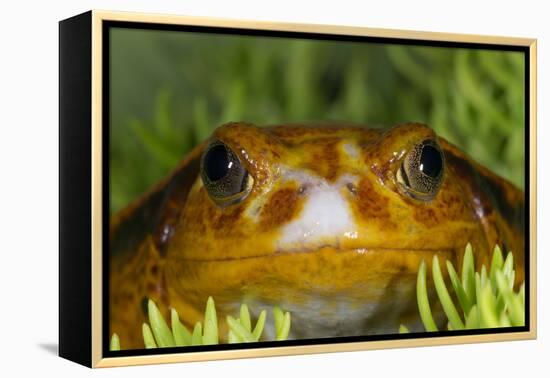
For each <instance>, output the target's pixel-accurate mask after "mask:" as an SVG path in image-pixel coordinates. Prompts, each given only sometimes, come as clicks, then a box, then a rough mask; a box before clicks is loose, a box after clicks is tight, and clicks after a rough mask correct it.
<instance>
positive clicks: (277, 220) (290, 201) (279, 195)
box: [260, 187, 302, 230]
mask: <svg viewBox="0 0 550 378" xmlns="http://www.w3.org/2000/svg"><path fill="white" fill-rule="evenodd" d="M299 196H300V194H299V190H298V189H297V188H295V187H286V188H282V189H279V190H278V191H276V192H275V193H273V194H272V195H271V197H270V198H269V200H268V202H267V203H266V205H265V206H264V207H263V209H262V212H261V214H260V217H261V221H260V227H261V228H262V229H264V230H269V229H275V228H276V227H278V226H281V225H283V224H285V223H287V222H289V221H290V220H292V219H293V218H294V217H295V214H296V213H297V212H298V211H300V210H301V207H302V201H301V200H300V197H299Z"/></svg>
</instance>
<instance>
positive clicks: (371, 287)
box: [109, 122, 524, 348]
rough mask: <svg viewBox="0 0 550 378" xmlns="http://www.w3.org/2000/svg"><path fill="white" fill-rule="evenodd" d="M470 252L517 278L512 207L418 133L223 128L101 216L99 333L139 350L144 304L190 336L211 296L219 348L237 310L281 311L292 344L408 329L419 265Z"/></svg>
mask: <svg viewBox="0 0 550 378" xmlns="http://www.w3.org/2000/svg"><path fill="white" fill-rule="evenodd" d="M467 243H470V244H471V245H472V247H473V250H474V255H475V258H476V266H481V264H485V265H488V264H489V259H490V257H491V255H492V250H493V247H494V245H495V244H499V245H500V246H501V247H502V248H503V249H504V250H506V251H507V250H511V251H513V252H514V257H515V260H516V264H517V267H516V270H517V272H516V273H517V277H516V281H517V282H519V281H521V280H523V279H524V277H523V276H524V267H523V261H524V193H523V191H521V190H519V189H517V188H516V187H515V186H514V185H513V184H511V183H510V182H509V181H507V180H505V179H503V178H501V177H499V176H497V175H496V174H494V173H492V172H491V171H490V170H489V169H487V168H485V167H483V166H482V165H480V164H478V163H476V162H475V161H473V160H472V159H471V158H469V157H468V156H467V155H466V154H464V153H463V152H461V151H460V150H459V149H458V148H457V147H455V146H454V145H452V144H451V143H449V142H448V141H446V140H445V139H443V138H442V137H439V136H437V135H436V134H435V132H434V130H433V129H431V128H429V127H427V126H426V125H423V124H418V123H407V124H401V125H397V126H394V127H392V128H387V129H380V128H367V127H360V126H357V125H347V124H332V125H301V124H290V125H278V126H271V127H257V126H255V125H252V124H249V123H244V122H233V123H228V124H225V125H223V126H220V127H218V128H217V129H216V130H215V131H214V133H213V135H212V136H211V137H210V138H209V139H208V140H206V141H205V142H203V143H201V144H200V145H199V146H197V147H196V148H195V149H194V150H192V152H190V153H189V154H188V156H187V157H185V158H184V159H183V160H182V162H181V163H180V164H179V165H178V166H177V167H176V168H175V169H174V170H173V172H172V173H170V174H169V175H168V176H167V177H166V178H164V179H163V180H161V181H160V182H159V183H158V184H157V185H155V186H154V187H152V188H151V189H150V190H149V191H147V192H146V193H145V194H143V195H142V196H141V197H140V198H138V199H137V200H135V201H133V202H132V203H131V204H130V205H128V206H127V207H126V208H124V209H123V210H121V211H119V212H118V213H116V214H114V216H112V218H111V225H110V237H109V244H110V245H109V252H110V256H109V258H110V260H109V267H110V272H109V304H110V305H109V308H110V317H109V322H110V332H111V333H115V332H116V333H117V334H118V335H119V336H120V339H121V340H122V344H123V347H124V348H143V341H142V338H141V332H140V330H141V325H142V323H143V322H145V321H146V320H147V318H146V312H144V310H143V307H144V306H143V304H144V303H146V301H147V299H148V298H152V299H154V300H155V301H156V303H157V304H158V305H159V308H160V309H161V311H162V312H163V313H164V315H165V316H166V318H168V311H169V308H170V307H173V308H175V309H176V310H177V311H178V313H179V314H180V318H181V319H182V321H184V322H185V323H186V324H187V325H188V326H189V325H192V324H194V323H195V322H196V321H199V320H202V317H203V309H204V305H205V303H206V299H207V298H208V296H212V297H213V298H214V300H215V302H216V308H217V311H218V319H219V320H220V327H221V328H220V335H221V336H223V335H224V334H225V335H227V333H226V332H225V333H224V332H223V329H225V330H226V329H227V325H225V315H236V314H238V309H239V306H240V304H241V303H246V304H248V306H249V308H250V310H251V311H252V313H253V315H255V316H257V315H258V313H259V312H260V311H261V310H263V309H269V308H271V306H273V305H279V306H280V307H281V308H282V309H284V310H285V311H289V312H290V313H291V315H292V327H291V333H290V338H295V339H300V338H322V337H335V336H354V335H369V334H382V333H396V332H397V330H398V327H399V325H400V324H401V323H404V324H407V325H408V326H409V328H410V329H411V330H413V331H414V330H417V331H420V330H423V329H422V328H421V323H420V320H419V318H418V310H417V305H416V294H415V287H416V277H417V271H418V267H419V264H420V262H421V261H422V260H424V261H426V263H427V264H428V265H430V264H431V261H432V258H433V256H434V255H438V256H439V258H440V261H441V263H444V261H445V260H449V261H451V262H452V263H453V264H454V266H461V263H462V258H463V254H464V248H465V246H466V245H467ZM269 323H270V322H269V321H268V322H267V323H266V327H267V328H266V335H267V336H268V337H269V335H273V334H274V331H273V329H270V328H269V326H268V324H269ZM224 327H225V328H224Z"/></svg>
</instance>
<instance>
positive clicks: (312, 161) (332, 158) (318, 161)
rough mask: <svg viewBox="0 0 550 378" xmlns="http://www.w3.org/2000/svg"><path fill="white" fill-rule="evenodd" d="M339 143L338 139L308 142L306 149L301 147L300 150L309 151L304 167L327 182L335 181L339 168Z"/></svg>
mask: <svg viewBox="0 0 550 378" xmlns="http://www.w3.org/2000/svg"><path fill="white" fill-rule="evenodd" d="M340 141H341V140H340V139H338V138H325V139H323V140H312V141H308V143H307V147H306V145H304V146H302V148H307V149H309V150H310V154H309V158H308V160H307V165H306V166H305V167H306V168H309V169H311V170H312V171H314V172H315V173H316V174H317V175H319V176H321V177H324V178H325V179H326V180H327V181H329V182H334V181H336V178H337V177H338V176H339V173H340V168H341V167H340V154H339V151H338V148H337V147H338V144H339V143H340Z"/></svg>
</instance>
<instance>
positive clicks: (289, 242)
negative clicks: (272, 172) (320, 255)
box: [278, 172, 357, 251]
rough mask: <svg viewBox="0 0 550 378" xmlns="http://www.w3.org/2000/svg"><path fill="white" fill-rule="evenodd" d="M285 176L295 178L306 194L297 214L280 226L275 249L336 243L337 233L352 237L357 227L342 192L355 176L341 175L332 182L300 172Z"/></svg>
mask: <svg viewBox="0 0 550 378" xmlns="http://www.w3.org/2000/svg"><path fill="white" fill-rule="evenodd" d="M285 178H286V179H292V180H296V181H298V183H299V184H300V185H301V186H302V188H303V190H304V192H303V195H304V196H305V197H306V200H305V203H304V207H303V208H302V211H301V212H300V215H299V218H298V219H295V220H293V221H292V222H290V223H288V224H287V225H285V226H284V227H283V228H282V230H281V238H280V239H279V242H278V249H280V250H284V251H291V250H295V249H303V248H306V249H308V248H314V247H319V246H321V245H323V246H324V245H326V246H329V245H330V246H338V244H339V239H340V238H341V237H347V238H350V237H354V235H356V234H357V232H356V230H357V227H356V225H355V222H354V220H353V216H352V213H351V210H350V208H349V205H348V202H347V200H346V198H345V197H344V195H343V191H344V190H346V184H347V183H349V182H354V181H355V180H356V178H354V177H350V176H344V177H342V178H340V180H338V182H336V183H329V182H327V181H326V180H324V179H322V178H318V177H314V176H311V175H309V174H306V173H303V172H289V173H288V174H287V175H286V177H285Z"/></svg>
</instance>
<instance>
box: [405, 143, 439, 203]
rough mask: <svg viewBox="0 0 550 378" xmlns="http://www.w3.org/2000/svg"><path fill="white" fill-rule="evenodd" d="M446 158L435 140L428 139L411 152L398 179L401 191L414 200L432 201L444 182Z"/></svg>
mask: <svg viewBox="0 0 550 378" xmlns="http://www.w3.org/2000/svg"><path fill="white" fill-rule="evenodd" d="M444 170H445V158H444V156H443V152H442V151H441V148H440V147H439V145H438V144H437V142H436V141H435V140H432V139H427V140H425V141H423V142H421V143H419V144H417V145H416V146H414V148H413V149H412V150H411V151H409V153H408V154H407V155H406V156H405V159H404V160H403V163H402V164H401V167H400V168H399V170H398V171H397V174H396V178H397V183H398V187H399V189H400V190H401V191H402V192H404V193H406V194H407V195H409V196H410V197H412V198H415V199H418V200H422V201H430V200H431V199H433V198H434V197H435V196H436V194H437V193H438V192H439V188H440V187H441V183H442V182H443V173H444Z"/></svg>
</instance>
